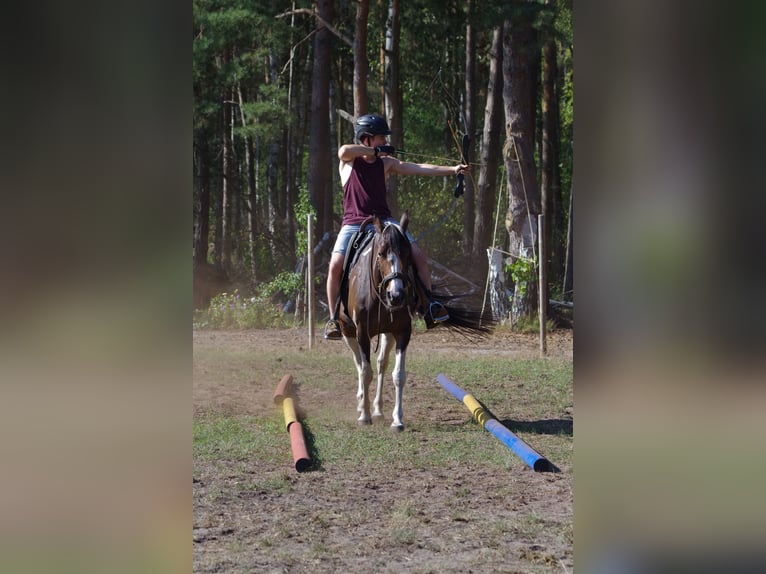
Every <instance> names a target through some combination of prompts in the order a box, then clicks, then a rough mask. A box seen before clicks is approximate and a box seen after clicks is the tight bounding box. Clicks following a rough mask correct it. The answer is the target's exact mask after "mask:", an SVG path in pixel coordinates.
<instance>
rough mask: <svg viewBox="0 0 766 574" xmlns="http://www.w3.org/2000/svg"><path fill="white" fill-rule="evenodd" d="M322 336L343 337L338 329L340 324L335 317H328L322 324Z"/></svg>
mask: <svg viewBox="0 0 766 574" xmlns="http://www.w3.org/2000/svg"><path fill="white" fill-rule="evenodd" d="M324 338H325V339H332V340H338V339H342V338H343V333H342V332H341V330H340V324H339V323H338V321H337V319H330V320H329V321H327V324H326V325H325V326H324Z"/></svg>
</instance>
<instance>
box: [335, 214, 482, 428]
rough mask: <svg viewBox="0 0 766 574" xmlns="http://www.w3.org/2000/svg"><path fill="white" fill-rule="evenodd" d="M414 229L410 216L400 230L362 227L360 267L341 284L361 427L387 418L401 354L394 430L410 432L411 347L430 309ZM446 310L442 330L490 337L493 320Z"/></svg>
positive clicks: (353, 266) (374, 223)
mask: <svg viewBox="0 0 766 574" xmlns="http://www.w3.org/2000/svg"><path fill="white" fill-rule="evenodd" d="M370 223H371V225H370ZM408 223H409V217H408V214H407V212H404V213H403V214H402V217H401V219H400V222H399V224H398V225H397V224H394V223H384V222H383V221H381V220H380V219H379V218H377V217H372V218H369V219H368V220H366V221H365V222H363V223H362V225H361V226H360V231H359V233H358V234H357V235H356V236H355V237H354V238H352V240H351V242H350V243H349V247H350V248H352V247H354V246H355V245H356V246H360V248H359V250H358V252H357V253H356V259H355V261H353V262H349V263H347V267H348V270H347V271H346V273H347V275H345V276H344V279H343V281H342V283H341V299H340V309H339V314H338V320H339V322H340V326H341V332H342V333H343V340H344V341H345V343H346V346H347V347H348V348H349V349H350V350H351V352H352V354H353V358H354V364H355V365H356V369H357V374H358V388H357V395H356V398H357V411H358V412H359V418H358V420H357V423H358V424H360V425H369V424H372V420H373V418H376V419H378V418H382V417H383V414H382V412H381V406H382V393H383V380H384V377H385V374H386V372H387V369H388V364H389V359H390V355H391V351H393V350H394V349H396V352H395V362H394V368H393V371H392V378H393V382H394V389H395V400H394V410H393V413H392V419H393V420H392V422H391V428H392V429H394V430H403V429H404V423H403V422H402V392H403V390H404V384H405V382H406V379H407V374H406V370H405V361H406V355H407V346H408V345H409V343H410V338H411V337H412V320H413V317H414V316H415V315H416V314H417V313H418V312H419V311H420V312H422V309H423V308H424V307H427V303H426V301H425V300H424V296H425V289H424V287H423V285H422V282H420V279H419V278H418V276H417V272H416V270H415V266H414V263H413V261H412V246H411V245H410V242H409V240H408V238H407V235H406V231H407V225H408ZM365 233H366V234H367V235H365ZM365 240H366V242H365ZM350 256H351V255H350ZM434 295H435V296H437V294H434ZM438 297H439V298H440V299H441V300H442V302H443V303H444V301H447V300H449V299H451V298H453V297H452V296H448V295H443V296H442V295H441V294H439V295H438ZM445 307H447V310H448V312H449V314H450V318H449V319H448V320H447V321H446V322H444V323H442V325H445V326H446V327H447V328H452V329H456V330H459V331H461V332H463V333H464V334H465V333H473V334H478V335H485V334H487V333H488V332H489V326H490V324H491V323H492V319H491V316H486V315H485V316H481V314H479V313H477V312H473V311H471V310H468V309H461V308H458V307H455V306H451V305H449V304H445ZM440 328H442V327H440ZM376 335H377V336H378V345H379V349H378V353H377V388H376V391H375V399H374V401H373V403H372V410H370V394H369V388H370V383H371V382H372V366H371V364H370V350H371V349H370V347H371V340H372V338H373V337H375V336H376Z"/></svg>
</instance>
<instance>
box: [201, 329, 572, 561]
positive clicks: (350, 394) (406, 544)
mask: <svg viewBox="0 0 766 574" xmlns="http://www.w3.org/2000/svg"><path fill="white" fill-rule="evenodd" d="M239 336H241V337H242V338H241V339H236V338H232V337H227V336H225V335H222V336H221V337H220V340H219V339H218V338H211V339H210V341H211V343H210V344H208V345H205V346H201V347H200V348H199V349H198V348H197V347H195V417H194V516H195V532H197V533H198V534H197V535H196V536H197V538H195V545H194V557H195V558H194V561H195V571H199V572H201V573H202V572H214V571H276V570H285V569H287V570H290V571H295V572H309V571H311V566H310V565H311V564H317V563H321V564H322V568H320V570H322V569H323V570H322V571H361V570H368V569H371V568H378V569H381V568H382V570H383V571H387V572H388V571H391V572H393V571H408V572H440V573H444V572H446V573H450V572H454V573H457V572H465V571H468V569H470V568H472V567H473V566H475V564H479V563H481V564H482V565H483V568H484V570H485V571H509V572H561V571H562V564H565V565H566V566H567V568H568V569H569V570H570V571H571V569H572V568H571V567H572V515H571V513H572V494H571V483H572V466H573V465H572V451H573V437H572V418H571V412H572V410H571V409H572V406H573V399H572V361H571V359H565V358H560V357H559V358H546V359H539V358H534V357H523V358H517V357H513V358H509V356H507V355H503V354H500V353H494V352H491V351H490V352H479V351H480V349H469V350H465V349H463V348H459V349H457V350H456V351H455V352H454V353H424V352H420V353H411V355H410V356H409V357H408V362H407V371H408V383H407V386H406V387H405V394H404V422H405V430H404V431H403V432H398V433H397V432H393V431H392V430H391V429H390V428H389V425H390V422H391V417H390V411H391V409H392V408H393V388H392V383H391V382H390V379H388V378H387V380H386V384H385V387H384V409H383V410H384V420H383V421H376V422H375V423H374V424H373V425H371V426H365V427H360V426H357V425H356V423H355V419H356V417H357V413H356V411H355V409H356V398H355V394H356V372H355V368H354V367H353V363H352V361H351V358H350V353H349V352H348V350H347V349H345V347H344V346H343V345H339V344H335V346H329V345H328V346H325V347H323V348H322V350H321V352H320V351H307V350H306V349H299V348H297V345H286V344H283V342H282V341H281V340H276V341H275V339H276V337H272V338H271V342H272V343H273V344H272V345H271V346H269V347H268V348H261V347H259V346H258V345H257V342H256V341H255V339H252V338H247V337H245V336H242V335H239ZM216 337H218V336H216ZM267 342H268V340H267ZM285 373H290V374H292V375H293V378H294V390H295V396H296V405H297V406H298V410H299V419H300V420H301V424H302V425H303V427H304V436H305V437H306V442H307V446H308V447H309V451H310V454H311V457H312V460H313V462H314V466H313V467H312V469H311V471H310V472H305V473H300V474H299V473H296V472H295V471H294V469H293V467H292V456H291V451H290V443H289V437H288V433H287V432H286V430H285V428H284V421H283V417H282V413H281V410H280V409H279V408H278V407H277V406H275V405H274V403H273V400H272V392H273V390H274V388H275V387H276V384H277V382H278V381H279V379H280V378H281V376H282V375H284V374H285ZM438 373H445V374H446V375H447V376H448V377H449V378H450V379H451V380H453V381H454V382H455V383H456V384H458V385H459V386H460V387H461V388H463V389H464V390H466V391H467V392H469V393H471V394H473V395H474V397H475V398H476V399H477V400H478V401H480V402H481V403H483V404H484V405H485V407H486V408H487V409H488V410H489V411H490V412H491V413H492V414H493V415H494V416H495V417H496V418H497V419H498V420H499V421H501V422H502V423H503V424H505V426H507V427H508V428H509V429H510V430H511V431H512V432H514V433H515V434H516V435H517V436H519V438H521V439H522V440H524V441H525V442H527V443H528V444H530V446H532V448H534V449H535V450H537V451H538V452H540V453H541V454H543V455H544V456H545V457H546V458H548V459H549V460H551V462H553V463H554V464H555V465H556V466H557V467H559V468H560V469H561V470H562V472H561V473H559V474H550V473H534V472H533V471H532V470H530V469H529V468H528V467H527V466H526V464H525V463H524V462H523V461H521V460H520V459H519V458H518V457H517V456H516V455H515V454H514V453H513V452H511V451H510V450H509V449H508V448H507V447H506V446H505V445H503V444H502V443H501V442H499V441H498V440H497V439H495V438H494V436H493V435H492V434H491V433H489V432H487V431H486V430H485V429H484V428H483V427H481V426H480V425H479V424H478V423H476V422H475V421H474V420H473V419H472V418H471V415H470V413H469V412H468V409H466V407H465V406H464V405H463V404H462V403H460V402H458V401H457V400H456V399H455V398H454V397H453V396H452V395H451V394H449V393H448V392H447V391H445V390H444V389H443V388H442V387H441V385H439V384H438V382H437V381H436V375H437V374H438ZM200 397H204V398H200ZM302 565H304V566H302Z"/></svg>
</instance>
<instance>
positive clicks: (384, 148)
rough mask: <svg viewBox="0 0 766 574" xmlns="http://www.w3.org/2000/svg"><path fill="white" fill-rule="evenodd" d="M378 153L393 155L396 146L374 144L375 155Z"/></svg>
mask: <svg viewBox="0 0 766 574" xmlns="http://www.w3.org/2000/svg"><path fill="white" fill-rule="evenodd" d="M380 153H384V154H386V155H394V154H395V153H396V148H395V147H394V146H392V145H376V146H375V157H378V154H380Z"/></svg>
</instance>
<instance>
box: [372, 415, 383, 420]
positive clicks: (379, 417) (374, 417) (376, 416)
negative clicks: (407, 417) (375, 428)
mask: <svg viewBox="0 0 766 574" xmlns="http://www.w3.org/2000/svg"><path fill="white" fill-rule="evenodd" d="M382 418H383V413H373V415H372V420H374V421H377V420H380V419H382Z"/></svg>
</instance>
